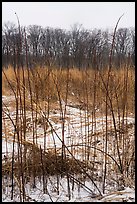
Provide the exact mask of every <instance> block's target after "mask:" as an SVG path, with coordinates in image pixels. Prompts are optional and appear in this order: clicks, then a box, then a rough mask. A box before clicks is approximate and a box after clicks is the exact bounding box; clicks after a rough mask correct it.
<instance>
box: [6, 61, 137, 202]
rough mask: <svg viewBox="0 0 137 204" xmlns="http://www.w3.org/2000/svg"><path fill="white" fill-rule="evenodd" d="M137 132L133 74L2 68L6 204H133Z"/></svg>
mask: <svg viewBox="0 0 137 204" xmlns="http://www.w3.org/2000/svg"><path fill="white" fill-rule="evenodd" d="M134 129H135V69H134V68H133V67H132V66H129V65H125V66H123V67H121V68H119V69H117V68H115V67H112V69H111V70H110V69H109V68H104V69H101V70H100V69H89V68H88V69H86V68H85V69H78V68H65V67H64V68H56V67H48V66H46V67H39V66H37V67H35V68H26V67H23V68H22V67H20V68H13V67H12V66H9V67H8V68H4V67H3V69H2V192H3V200H7V201H8V200H10V199H11V200H13V201H20V202H24V201H29V202H42V201H47V202H48V201H50V202H59V201H62V202H64V201H74V202H77V201H85V202H89V201H92V202H109V201H113V196H111V195H115V200H117V201H119V202H121V201H123V202H125V200H126V201H134V199H135V198H134V189H135V131H134ZM125 195H126V197H125Z"/></svg>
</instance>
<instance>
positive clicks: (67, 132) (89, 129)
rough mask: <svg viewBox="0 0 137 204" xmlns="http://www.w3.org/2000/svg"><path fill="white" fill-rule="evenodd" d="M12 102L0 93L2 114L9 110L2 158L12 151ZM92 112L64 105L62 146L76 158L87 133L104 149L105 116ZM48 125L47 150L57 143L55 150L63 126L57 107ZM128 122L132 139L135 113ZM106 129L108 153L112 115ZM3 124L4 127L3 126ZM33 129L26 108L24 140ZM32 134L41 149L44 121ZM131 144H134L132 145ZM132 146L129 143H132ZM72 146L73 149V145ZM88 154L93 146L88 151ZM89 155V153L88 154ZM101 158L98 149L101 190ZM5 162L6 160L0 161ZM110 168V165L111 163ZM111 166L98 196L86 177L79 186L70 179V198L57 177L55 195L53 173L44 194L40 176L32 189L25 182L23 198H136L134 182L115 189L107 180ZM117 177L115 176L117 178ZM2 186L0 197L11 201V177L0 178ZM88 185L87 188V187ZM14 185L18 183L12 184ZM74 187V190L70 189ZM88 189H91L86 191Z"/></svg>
mask: <svg viewBox="0 0 137 204" xmlns="http://www.w3.org/2000/svg"><path fill="white" fill-rule="evenodd" d="M12 100H13V101H14V97H12V96H10V97H6V96H3V101H4V103H5V104H6V106H7V108H5V107H3V109H4V111H5V113H8V115H6V114H5V113H4V115H3V117H4V118H5V120H4V121H3V123H5V125H3V127H2V128H3V129H2V158H3V159H4V155H6V156H9V157H11V154H12V150H13V136H14V127H13V124H12V123H11V120H10V117H11V118H12V120H13V121H15V115H16V114H15V110H14V109H13V108H12V107H11V105H10V103H11V101H12ZM62 105H63V106H64V107H65V105H64V102H62ZM41 115H43V117H45V116H46V115H45V113H44V112H42V111H41V112H40V113H39V114H38V116H37V117H38V118H40V117H41ZM91 115H92V113H87V112H86V111H84V110H80V109H79V108H78V107H76V106H74V104H71V103H68V105H67V107H66V115H65V120H64V124H65V125H64V131H63V132H64V139H65V145H66V146H67V147H68V150H69V151H71V152H72V153H73V155H75V158H77V159H79V160H83V159H84V158H83V146H82V145H81V144H83V143H84V144H87V142H88V141H87V138H88V136H90V135H91V134H92V135H95V136H94V137H93V138H92V141H91V146H92V145H94V144H95V143H96V148H100V149H103V148H104V139H103V138H104V137H103V135H105V128H106V118H105V116H102V115H101V114H100V112H99V110H97V112H96V119H95V118H92V117H91ZM115 118H116V122H117V123H118V117H115ZM48 120H49V122H50V124H51V125H52V127H53V128H54V131H53V129H52V128H51V126H50V125H48V128H47V130H46V148H47V149H53V148H54V147H55V145H56V148H57V149H58V150H60V149H61V147H62V142H61V140H62V136H63V134H62V129H63V123H62V118H61V114H60V111H59V109H58V108H57V109H55V110H52V111H51V112H50V115H49V118H48ZM125 123H126V124H127V125H129V126H130V125H131V128H130V131H129V132H128V134H129V136H130V141H131V142H134V139H133V138H134V123H135V120H134V116H133V115H132V114H131V115H130V116H128V117H127V118H126V119H125V121H124V124H125ZM107 125H108V131H110V136H109V142H108V147H109V148H108V153H110V154H111V152H112V150H113V142H114V140H115V137H114V134H113V131H112V130H113V121H112V118H111V116H108V122H107ZM5 127H6V129H5ZM32 129H33V121H32V115H31V112H30V111H27V134H26V140H27V141H28V142H30V143H32V142H33V138H32ZM35 134H36V135H37V137H36V138H35V142H36V143H37V144H38V146H40V145H41V147H42V148H44V142H45V139H44V131H43V124H42V122H39V123H38V124H37V126H35ZM16 142H17V139H16V140H15V146H14V150H15V152H17V150H18V145H17V143H16ZM133 145H134V144H133ZM131 146H132V144H131ZM72 147H73V151H72V149H71V148H72ZM69 151H67V154H68V155H69V156H70V153H69ZM90 151H91V153H92V151H93V149H91V150H90ZM91 155H92V154H91ZM103 159H104V156H103V155H102V152H98V154H97V158H96V163H97V164H96V168H97V172H96V175H95V176H96V177H97V178H100V179H97V181H96V184H97V186H98V187H99V189H102V176H103V174H102V167H101V166H99V163H100V164H102V161H103ZM89 160H90V161H92V156H90V157H89ZM3 162H5V161H3ZM110 167H111V165H110ZM112 170H113V169H110V172H109V171H108V175H109V178H108V181H107V187H106V193H105V194H103V193H102V195H103V197H99V196H98V195H97V190H96V189H95V187H94V185H93V184H92V182H91V181H90V180H89V179H86V180H85V181H82V182H84V185H83V186H82V185H80V183H77V182H76V183H75V184H74V186H73V187H72V183H73V182H72V181H71V179H70V189H71V199H70V200H69V198H68V190H67V178H66V177H64V178H60V185H59V186H60V190H59V195H58V194H57V189H56V186H57V184H56V178H55V177H54V176H51V177H50V178H48V180H47V182H48V189H47V190H48V191H47V193H46V194H44V193H43V190H42V189H43V187H42V183H41V181H40V179H39V178H38V179H37V183H36V187H35V188H33V187H32V184H31V182H28V183H27V184H26V186H25V193H26V197H28V201H30V202H65V201H66V202H71V201H72V202H80V201H81V202H134V201H135V189H134V185H130V186H127V187H125V188H124V189H123V190H117V189H116V186H115V182H109V179H110V178H111V177H115V175H112V174H113V171H112ZM77 179H78V180H79V181H80V178H79V176H78V178H77ZM116 179H117V178H116ZM2 185H3V192H2V200H3V202H9V201H11V180H10V179H9V178H3V181H2ZM86 187H87V188H86ZM15 188H17V186H15ZM72 188H73V190H72ZM88 189H90V191H89V190H88ZM15 192H16V193H15V195H14V199H13V200H12V201H13V202H14V201H15V202H17V201H20V198H19V192H18V188H17V190H16V191H15Z"/></svg>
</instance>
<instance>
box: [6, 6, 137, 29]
mask: <svg viewBox="0 0 137 204" xmlns="http://www.w3.org/2000/svg"><path fill="white" fill-rule="evenodd" d="M15 12H16V13H17V15H18V16H19V19H20V24H21V25H23V26H28V25H41V26H42V27H47V26H49V27H53V28H63V29H70V28H71V26H72V25H74V24H75V23H79V24H82V25H83V27H84V28H86V29H93V28H101V29H102V28H104V29H106V28H114V27H115V25H116V22H117V20H118V18H119V17H120V16H121V15H122V14H123V13H124V16H123V17H122V19H121V20H120V23H119V27H135V2H2V24H3V23H5V22H7V21H11V22H13V23H16V24H17V18H16V16H15Z"/></svg>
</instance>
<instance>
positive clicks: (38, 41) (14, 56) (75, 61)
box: [2, 22, 135, 69]
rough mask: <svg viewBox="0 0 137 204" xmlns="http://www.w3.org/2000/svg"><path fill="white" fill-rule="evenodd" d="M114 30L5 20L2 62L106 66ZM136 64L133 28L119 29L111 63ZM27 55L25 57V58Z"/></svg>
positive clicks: (7, 64) (9, 63)
mask: <svg viewBox="0 0 137 204" xmlns="http://www.w3.org/2000/svg"><path fill="white" fill-rule="evenodd" d="M112 37H113V31H111V32H110V31H108V30H105V31H104V30H101V29H93V30H87V29H84V28H83V27H82V26H81V25H79V24H74V25H73V26H72V27H71V29H70V30H69V31H66V30H63V29H59V28H50V27H46V28H43V27H41V26H38V25H30V26H28V27H21V28H20V33H19V29H18V27H17V26H16V25H15V24H13V23H12V22H7V23H5V24H4V25H3V28H2V65H3V66H6V67H8V66H9V65H12V66H14V67H15V66H16V64H17V63H19V62H20V64H21V65H24V66H26V64H27V65H28V66H31V67H34V66H36V65H39V66H41V67H42V66H56V67H61V68H65V67H66V68H67V67H78V68H79V69H82V68H85V67H86V68H93V69H95V68H96V67H97V66H99V68H104V67H107V66H108V63H109V54H110V49H111V42H112ZM129 55H130V59H131V62H132V64H133V65H134V64H135V29H134V28H119V29H118V30H117V33H116V38H115V46H114V50H113V65H114V66H115V67H117V68H119V67H121V66H122V65H123V64H124V63H125V62H127V60H128V56H129ZM26 56H27V57H26Z"/></svg>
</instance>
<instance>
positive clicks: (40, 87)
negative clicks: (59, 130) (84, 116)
mask: <svg viewBox="0 0 137 204" xmlns="http://www.w3.org/2000/svg"><path fill="white" fill-rule="evenodd" d="M3 71H4V73H5V75H6V77H7V79H8V81H9V82H10V84H11V86H12V88H13V89H14V90H16V85H17V82H16V79H15V72H14V69H13V68H12V67H9V68H8V69H5V68H3ZM99 72H101V75H102V76H103V79H104V81H106V80H107V75H106V72H107V70H106V69H104V70H102V71H97V74H96V87H97V89H96V106H97V107H98V108H100V109H101V110H104V102H105V88H104V85H103V83H102V81H101V77H100V73H99ZM24 73H25V89H26V94H27V95H28V96H29V85H28V71H27V69H25V68H24ZM125 74H126V70H125V68H124V67H123V68H121V69H118V70H117V69H113V70H112V72H111V76H110V83H109V92H110V94H111V97H113V107H114V109H116V110H117V105H119V108H120V109H122V108H123V103H124V89H125V87H124V80H125ZM20 76H21V78H20V84H21V89H22V90H23V81H22V80H23V79H22V69H20ZM94 76H95V70H86V71H85V70H81V71H79V70H78V69H76V68H75V69H69V84H68V86H69V88H68V100H70V101H72V102H77V103H78V104H79V105H81V107H82V106H83V108H84V107H85V106H86V101H85V94H88V103H89V105H90V107H92V106H93V100H94ZM6 77H5V76H4V74H2V95H9V94H12V90H11V87H10V86H9V83H8V81H7V79H6ZM66 79H67V70H66V69H60V70H59V69H56V68H52V69H51V68H50V69H49V68H47V67H45V68H39V67H37V68H35V69H33V70H31V71H30V84H31V88H32V94H33V95H35V93H37V94H38V98H39V103H42V101H45V102H47V101H48V100H50V102H51V103H55V102H57V101H58V100H59V98H58V94H57V89H56V86H58V87H59V91H60V93H61V98H62V99H63V100H65V92H66V90H65V86H66ZM127 83H128V85H127V97H128V110H129V111H131V112H134V100H135V70H134V69H132V68H130V69H129V70H128V78H127ZM85 92H86V93H85ZM34 102H35V100H34Z"/></svg>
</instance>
